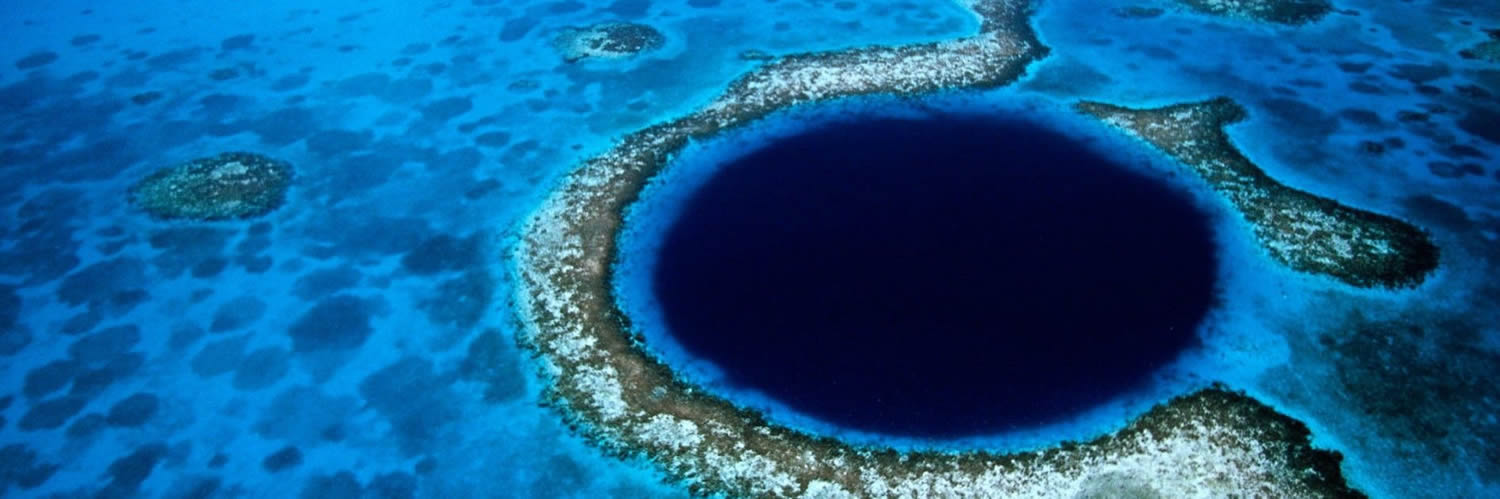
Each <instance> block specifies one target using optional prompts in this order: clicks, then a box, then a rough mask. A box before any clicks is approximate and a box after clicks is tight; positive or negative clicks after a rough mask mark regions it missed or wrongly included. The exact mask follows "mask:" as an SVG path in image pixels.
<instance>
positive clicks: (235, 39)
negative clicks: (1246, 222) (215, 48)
mask: <svg viewBox="0 0 1500 499" xmlns="http://www.w3.org/2000/svg"><path fill="white" fill-rule="evenodd" d="M254 44H255V35H253V34H250V33H246V34H243V35H234V36H231V37H229V38H225V39H224V40H222V41H220V42H219V50H222V51H224V52H232V51H235V50H244V49H248V48H250V46H251V45H254Z"/></svg>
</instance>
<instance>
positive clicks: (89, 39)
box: [68, 34, 102, 47]
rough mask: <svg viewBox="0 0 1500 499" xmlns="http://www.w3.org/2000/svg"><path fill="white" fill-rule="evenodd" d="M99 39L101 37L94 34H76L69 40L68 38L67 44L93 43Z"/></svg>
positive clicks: (76, 45) (77, 45) (79, 45)
mask: <svg viewBox="0 0 1500 499" xmlns="http://www.w3.org/2000/svg"><path fill="white" fill-rule="evenodd" d="M101 39H102V37H100V36H99V35H94V34H88V35H78V36H75V37H73V38H72V39H71V40H68V44H69V45H72V46H74V47H82V46H84V45H93V44H94V42H97V41H99V40H101Z"/></svg>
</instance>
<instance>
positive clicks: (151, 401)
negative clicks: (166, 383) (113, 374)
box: [104, 393, 161, 427]
mask: <svg viewBox="0 0 1500 499" xmlns="http://www.w3.org/2000/svg"><path fill="white" fill-rule="evenodd" d="M160 405H161V400H160V399H158V398H157V397H156V395H154V394H150V393H137V394H135V395H131V396H129V397H126V398H125V399H124V400H121V401H119V402H115V405H114V406H112V407H110V408H109V413H108V414H107V415H106V416H105V418H104V421H105V422H106V423H109V425H110V426H124V427H136V426H141V425H143V424H146V422H147V421H150V420H151V417H152V416H155V415H156V409H157V408H158V407H159V406H160Z"/></svg>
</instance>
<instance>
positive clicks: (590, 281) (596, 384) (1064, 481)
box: [514, 0, 1358, 497]
mask: <svg viewBox="0 0 1500 499" xmlns="http://www.w3.org/2000/svg"><path fill="white" fill-rule="evenodd" d="M965 5H966V6H968V7H969V8H971V9H972V10H973V11H974V12H975V13H977V14H978V15H979V16H980V18H981V21H982V23H981V28H980V32H979V33H978V34H977V35H975V36H972V37H969V38H964V39H959V40H953V41H947V42H940V43H928V44H921V45H913V46H903V47H894V48H865V49H858V50H850V51H841V52H831V53H816V54H800V55H791V56H787V57H783V58H780V59H777V60H775V61H774V62H770V63H768V64H766V65H764V66H762V67H761V68H759V69H757V70H755V71H753V72H751V73H749V74H747V75H745V76H743V77H741V78H739V79H738V80H737V81H735V82H733V83H732V84H731V85H730V86H729V88H728V90H727V91H726V92H725V93H724V94H723V95H722V96H721V97H719V98H718V99H717V100H715V101H714V102H713V103H711V104H710V105H708V106H706V107H705V108H703V109H701V110H699V111H697V112H694V113H692V114H690V115H688V116H685V117H682V118H679V119H676V120H672V121H668V122H664V123H661V124H657V125H654V126H651V127H648V128H646V129H643V130H640V131H638V132H635V133H632V134H630V135H628V136H626V137H625V138H624V139H623V140H622V141H621V142H620V143H619V144H618V145H616V146H615V147H614V148H613V149H610V150H609V151H607V152H606V153H604V154H602V155H600V156H598V157H596V158H593V159H591V160H589V161H587V162H585V163H583V164H582V165H581V166H580V167H579V168H578V169H577V170H576V171H574V172H573V173H572V174H571V175H570V176H568V177H567V178H566V179H565V180H564V181H563V184H562V185H561V186H559V187H558V188H557V190H556V191H555V192H554V193H553V194H552V196H551V197H550V198H548V199H547V200H546V201H545V202H544V203H543V204H542V206H541V207H539V208H538V210H537V211H536V212H535V213H534V214H533V216H532V218H531V219H530V220H529V221H528V223H527V225H526V226H525V227H524V231H523V234H522V238H521V241H520V242H519V243H518V245H517V246H516V247H515V249H514V251H515V253H514V256H515V258H516V267H515V269H516V272H517V276H516V277H517V278H516V282H517V286H518V289H517V295H516V297H515V299H516V303H515V306H516V308H517V311H518V313H519V315H520V319H521V322H522V323H523V331H522V332H521V334H520V336H521V341H522V343H523V344H524V345H525V346H526V347H527V348H529V349H530V350H531V351H532V352H533V353H534V354H535V355H536V357H537V359H538V361H539V363H540V365H541V366H542V369H543V371H544V373H543V374H544V377H545V378H546V382H547V389H546V394H545V398H546V402H547V403H549V404H551V405H553V406H554V407H556V408H557V409H558V410H559V412H561V413H562V414H563V416H564V417H565V418H566V419H567V420H568V422H569V425H570V426H571V427H573V428H574V429H575V430H576V431H579V432H580V433H582V434H583V435H585V436H587V437H588V438H589V439H590V440H591V441H592V442H594V443H595V444H596V445H598V446H600V447H601V448H603V449H605V450H606V451H608V452H611V453H614V454H617V455H620V456H627V457H641V458H645V459H648V460H650V461H651V462H653V463H655V464H656V465H658V466H659V467H660V468H661V469H662V470H664V471H665V472H666V473H667V474H668V475H669V476H670V477H671V478H672V479H674V480H678V481H681V482H683V483H684V484H685V485H686V486H687V487H689V489H690V490H691V491H693V492H694V493H698V494H725V495H729V496H774V497H868V496H897V497H928V496H938V497H947V496H987V497H997V496H1003V497H1072V496H1074V495H1076V494H1085V495H1087V494H1095V495H1102V496H1109V495H1111V494H1118V493H1121V492H1122V491H1128V492H1134V493H1137V494H1142V493H1144V494H1150V493H1153V492H1154V493H1156V494H1159V495H1161V496H1164V497H1225V496H1230V495H1239V496H1255V497H1340V496H1357V495H1358V493H1357V492H1355V491H1353V490H1351V489H1349V488H1348V487H1347V486H1346V485H1345V482H1344V479H1343V477H1342V475H1341V474H1340V470H1339V461H1340V460H1341V457H1340V456H1339V454H1338V453H1336V452H1326V451H1319V450H1314V449H1312V448H1311V447H1310V444H1309V441H1308V440H1309V437H1308V431H1307V429H1306V428H1305V427H1304V426H1303V425H1301V424H1300V423H1298V422H1297V421H1295V420H1292V419H1290V418H1288V417H1286V416H1283V415H1280V414H1277V413H1276V412H1274V411H1273V410H1271V409H1270V408H1268V407H1266V406H1264V405H1262V404H1260V403H1258V402H1256V401H1254V400H1252V399H1250V398H1248V397H1247V396H1245V395H1243V394H1238V393H1235V392H1232V391H1229V390H1227V389H1225V388H1223V387H1218V386H1215V387H1211V388H1207V389H1204V390H1201V391H1199V392H1196V393H1193V394H1190V395H1187V396H1183V397H1179V398H1176V399H1173V400H1172V401H1170V402H1168V403H1166V404H1164V405H1161V406H1158V407H1156V408H1155V409H1153V410H1151V411H1150V412H1148V413H1147V414H1145V415H1143V416H1141V417H1140V418H1138V419H1136V420H1135V421H1134V422H1132V423H1131V424H1130V425H1129V426H1128V427H1127V428H1125V429H1123V430H1121V431H1119V432H1117V433H1115V434H1113V435H1108V436H1104V437H1100V438H1098V439H1096V440H1093V441H1090V442H1087V443H1064V444H1061V445H1059V446H1057V447H1055V448H1051V449H1046V450H1042V451H1035V452H1024V453H1014V454H996V453H988V452H966V453H949V452H937V451H911V452H903V451H897V450H893V449H883V448H868V447H855V446H851V445H848V444H846V443H844V442H840V441H838V440H835V439H832V438H826V437H817V436H813V435H809V434H806V433H801V432H798V431H796V430H792V429H789V428H786V427H782V426H778V425H776V424H772V423H769V422H767V421H765V420H764V419H762V418H761V417H760V416H759V415H758V413H756V412H753V411H749V410H744V409H741V408H738V407H735V406H734V405H733V404H731V403H729V402H728V401H726V400H724V399H722V398H719V397H717V396H714V395H712V394H708V393H704V392H703V391H701V390H700V389H698V388H696V387H694V386H692V385H690V384H688V383H685V382H683V381H681V380H679V379H677V378H676V377H674V374H673V372H672V371H671V370H670V369H669V368H668V367H667V366H665V365H664V364H662V363H661V362H659V361H658V360H656V359H655V358H654V357H653V356H652V355H650V354H649V353H647V352H646V350H645V349H644V347H643V346H642V345H641V344H640V343H639V338H638V337H636V336H634V335H633V333H632V332H631V326H630V324H629V322H628V319H627V318H626V317H625V316H624V315H623V313H622V312H621V311H620V310H619V309H618V308H617V307H616V305H615V300H614V297H613V296H612V294H611V285H610V278H611V277H610V265H611V263H612V261H613V258H614V256H615V242H616V241H615V237H616V234H617V233H618V231H619V229H620V227H621V223H622V217H623V212H624V209H625V207H626V206H627V205H628V204H629V203H630V202H632V201H633V200H635V199H636V198H637V196H638V195H639V193H640V192H641V189H642V188H643V187H644V186H645V184H646V182H647V180H648V179H649V178H650V177H651V176H652V175H654V174H655V173H656V172H658V171H659V170H660V169H661V168H662V167H663V166H664V165H665V164H666V163H667V161H668V160H669V159H670V158H671V157H672V155H673V154H674V153H676V152H677V151H679V150H680V149H681V148H682V147H684V146H685V145H686V144H687V143H688V141H689V140H690V139H705V138H708V137H711V136H713V135H715V134H717V133H719V132H721V131H723V130H725V129H728V128H732V127H736V126H741V125H744V124H746V123H748V122H750V121H753V120H756V119H759V118H762V117H764V116H766V115H767V114H769V113H772V112H774V111H776V110H779V109H784V108H787V107H790V106H796V105H799V104H805V103H811V102H817V101H825V100H830V99H836V98H840V97H847V96H853V95H864V94H915V93H922V92H931V91H936V90H940V89H947V88H959V87H963V88H976V87H992V86H998V85H1004V84H1008V83H1010V82H1013V81H1015V80H1016V79H1018V78H1019V77H1020V76H1021V75H1022V74H1023V73H1024V71H1025V68H1026V65H1027V64H1028V63H1030V62H1033V61H1036V60H1038V59H1040V58H1041V57H1043V56H1044V55H1045V54H1046V53H1047V49H1046V48H1045V47H1043V46H1042V45H1041V43H1040V42H1039V41H1038V40H1037V39H1036V37H1035V35H1034V34H1033V33H1032V31H1031V28H1030V26H1029V25H1028V24H1027V18H1028V15H1029V9H1030V5H1029V4H1028V2H1026V1H1024V0H967V1H966V2H965ZM1215 130H1217V128H1215Z"/></svg>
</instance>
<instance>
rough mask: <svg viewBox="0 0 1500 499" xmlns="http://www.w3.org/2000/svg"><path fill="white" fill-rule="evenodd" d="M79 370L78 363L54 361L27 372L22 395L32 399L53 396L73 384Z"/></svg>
mask: <svg viewBox="0 0 1500 499" xmlns="http://www.w3.org/2000/svg"><path fill="white" fill-rule="evenodd" d="M79 369H80V367H79V365H78V362H77V361H74V360H69V359H61V360H54V361H52V362H48V363H46V364H42V365H40V366H37V367H36V368H33V369H32V370H30V371H27V372H26V378H25V381H24V382H23V383H22V385H21V386H22V388H21V393H23V394H25V395H26V397H27V398H31V399H38V398H42V397H45V396H48V395H51V394H53V393H55V392H57V391H58V390H61V389H63V388H66V387H67V386H68V383H72V382H73V377H74V376H77V375H78V372H79Z"/></svg>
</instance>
